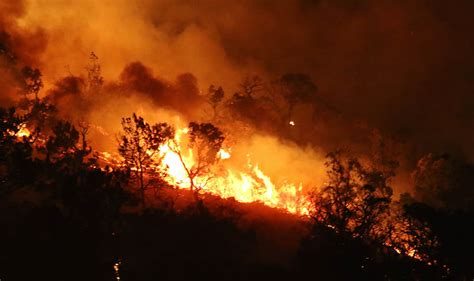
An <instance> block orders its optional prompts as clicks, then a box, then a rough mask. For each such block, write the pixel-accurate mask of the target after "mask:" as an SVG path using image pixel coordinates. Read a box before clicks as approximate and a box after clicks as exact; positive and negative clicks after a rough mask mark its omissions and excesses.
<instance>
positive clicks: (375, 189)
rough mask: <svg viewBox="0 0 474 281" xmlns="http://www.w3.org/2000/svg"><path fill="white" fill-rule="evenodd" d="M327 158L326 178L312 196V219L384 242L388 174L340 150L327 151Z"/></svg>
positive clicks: (348, 232) (389, 190)
mask: <svg viewBox="0 0 474 281" xmlns="http://www.w3.org/2000/svg"><path fill="white" fill-rule="evenodd" d="M327 158H328V160H327V162H326V166H327V167H328V178H329V182H328V183H327V184H326V185H325V186H324V187H323V188H322V190H321V191H320V192H317V193H315V194H314V195H313V198H312V200H313V203H314V213H313V218H314V220H315V222H316V223H319V224H321V223H322V224H323V225H326V226H329V227H330V228H332V229H334V230H335V231H336V232H337V233H341V234H347V235H349V236H351V237H354V238H364V239H365V238H370V239H373V240H379V241H380V242H384V240H385V233H384V230H383V229H381V222H382V221H383V219H384V218H386V216H387V215H388V211H389V205H390V202H391V196H392V188H391V187H390V186H389V185H388V180H389V178H387V177H386V176H385V175H384V173H382V172H380V171H377V170H373V169H367V168H365V167H364V166H363V165H362V164H361V163H360V162H359V160H357V159H356V158H353V157H345V156H344V155H343V154H342V152H340V151H336V152H333V153H329V154H328V155H327Z"/></svg>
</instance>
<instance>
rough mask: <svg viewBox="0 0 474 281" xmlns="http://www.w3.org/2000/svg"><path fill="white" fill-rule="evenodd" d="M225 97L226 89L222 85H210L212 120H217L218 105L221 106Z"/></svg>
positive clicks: (209, 101) (209, 100)
mask: <svg viewBox="0 0 474 281" xmlns="http://www.w3.org/2000/svg"><path fill="white" fill-rule="evenodd" d="M223 98H224V90H223V89H222V87H218V88H216V87H215V86H214V85H211V86H210V87H209V91H208V98H207V102H208V103H209V105H210V106H211V108H212V111H213V116H212V120H215V119H216V118H217V115H218V111H217V107H218V106H219V104H220V103H221V101H222V99H223Z"/></svg>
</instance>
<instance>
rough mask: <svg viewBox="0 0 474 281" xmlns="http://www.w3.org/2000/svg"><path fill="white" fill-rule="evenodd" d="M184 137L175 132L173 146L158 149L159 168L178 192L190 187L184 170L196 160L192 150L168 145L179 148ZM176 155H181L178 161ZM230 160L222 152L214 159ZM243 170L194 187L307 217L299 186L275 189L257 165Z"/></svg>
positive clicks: (215, 174)
mask: <svg viewBox="0 0 474 281" xmlns="http://www.w3.org/2000/svg"><path fill="white" fill-rule="evenodd" d="M186 133H187V131H185V130H178V133H177V135H176V138H175V141H174V142H173V144H171V143H169V144H165V145H162V146H161V147H160V154H161V157H162V165H163V168H165V169H166V171H167V178H166V180H167V181H168V183H170V184H172V185H174V186H176V187H178V188H189V187H190V186H191V180H190V178H189V177H188V174H187V172H186V168H185V167H192V166H193V165H194V164H195V159H194V157H193V153H192V150H189V151H188V153H187V154H184V153H182V152H183V150H182V149H181V147H177V148H176V147H170V145H171V146H174V145H177V146H179V145H180V139H181V135H182V134H186ZM177 149H178V150H177ZM176 151H178V153H179V154H181V158H180V155H179V154H178V153H177V152H176ZM231 157H232V156H231V153H230V151H229V150H225V149H221V150H220V151H219V152H218V153H217V158H218V159H219V160H220V162H221V163H222V162H224V161H226V160H228V159H230V158H231ZM181 159H182V161H181ZM183 162H184V165H183ZM223 166H225V165H223ZM243 170H245V171H240V170H236V169H235V168H225V169H224V171H219V172H216V171H214V172H212V173H211V174H209V175H205V176H201V177H196V178H195V179H194V181H193V185H194V186H195V187H196V188H197V189H198V190H199V191H200V192H202V193H210V194H214V195H218V196H220V197H222V198H234V199H235V200H237V201H239V202H244V203H249V202H262V203H263V204H265V205H267V206H270V207H274V208H280V209H285V210H287V211H288V212H290V213H293V214H299V215H307V214H309V206H310V203H309V201H308V200H306V197H305V196H304V194H303V186H302V184H299V185H295V184H292V183H284V184H282V185H279V186H277V185H275V183H274V182H273V181H272V179H271V178H270V177H269V176H268V175H266V174H265V173H264V171H262V169H260V168H259V167H258V165H253V164H252V163H251V161H250V160H249V162H248V167H247V169H243Z"/></svg>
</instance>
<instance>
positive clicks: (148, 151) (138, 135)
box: [118, 113, 174, 207]
mask: <svg viewBox="0 0 474 281" xmlns="http://www.w3.org/2000/svg"><path fill="white" fill-rule="evenodd" d="M173 138H174V129H173V128H172V127H171V126H169V125H168V124H166V123H158V124H155V125H150V124H148V123H146V122H145V120H144V119H143V118H142V117H140V116H137V115H136V114H135V113H134V114H133V116H132V117H131V118H130V117H128V118H123V119H122V132H121V134H120V136H119V140H118V141H119V148H118V150H119V153H120V155H121V156H122V157H123V158H124V160H125V165H126V167H127V168H129V169H130V170H131V171H132V173H133V175H134V176H135V178H136V179H137V180H138V188H139V190H140V193H141V200H142V206H143V207H145V189H146V187H147V184H146V183H145V175H148V176H153V175H159V173H160V172H159V165H160V163H161V156H160V153H159V148H160V146H161V145H163V144H164V143H166V142H167V141H168V140H170V139H173Z"/></svg>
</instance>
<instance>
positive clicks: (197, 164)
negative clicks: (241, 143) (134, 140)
mask: <svg viewBox="0 0 474 281" xmlns="http://www.w3.org/2000/svg"><path fill="white" fill-rule="evenodd" d="M188 129H189V144H188V146H189V148H190V151H191V153H192V154H193V156H194V161H193V163H189V162H188V163H187V161H185V159H184V157H183V154H182V152H181V149H180V147H179V144H178V143H177V142H176V140H173V143H172V146H171V150H172V151H173V152H174V153H176V154H177V155H178V157H179V160H180V162H181V164H182V165H183V168H184V170H185V171H186V174H187V176H188V178H189V183H190V186H189V188H190V189H191V191H194V196H195V197H196V199H197V195H198V191H199V190H200V188H202V187H203V186H205V185H206V184H207V181H209V180H210V178H211V177H210V175H211V173H210V170H211V167H212V166H213V165H214V164H215V163H216V162H217V161H218V159H219V158H218V155H217V154H218V152H219V150H220V149H221V147H222V143H223V142H224V135H223V133H222V132H221V131H220V130H219V129H218V128H217V127H215V126H214V125H212V124H211V123H195V122H191V123H189V126H188ZM203 176H206V180H205V181H204V182H203V183H200V185H197V184H196V182H195V179H196V178H198V177H203Z"/></svg>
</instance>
